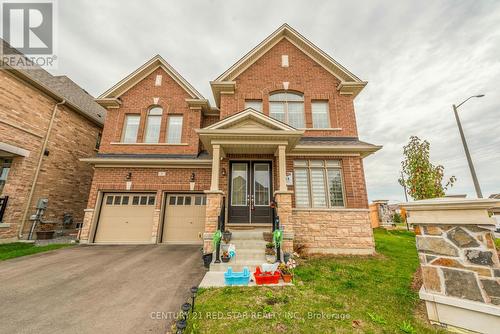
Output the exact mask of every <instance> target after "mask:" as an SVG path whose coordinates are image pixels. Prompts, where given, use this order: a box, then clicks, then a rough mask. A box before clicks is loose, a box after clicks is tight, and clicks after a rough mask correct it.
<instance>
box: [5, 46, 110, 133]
mask: <svg viewBox="0 0 500 334" xmlns="http://www.w3.org/2000/svg"><path fill="white" fill-rule="evenodd" d="M0 41H1V42H2V49H1V50H9V51H8V54H13V53H15V54H17V55H19V56H22V57H24V59H25V61H26V62H27V63H31V62H30V60H29V59H28V58H27V57H26V56H24V55H23V54H22V53H20V52H19V51H17V50H16V49H14V48H12V47H11V46H10V45H9V44H8V43H7V42H5V41H4V40H3V39H2V38H0ZM2 52H3V51H2ZM3 53H5V52H3ZM0 56H1V55H0ZM0 58H1V57H0ZM14 70H15V71H18V72H20V73H21V74H22V75H24V76H26V77H28V78H29V79H30V80H33V81H35V82H36V83H38V84H39V85H41V86H43V87H45V88H46V89H48V90H50V91H51V92H52V93H54V94H55V95H58V96H60V97H62V98H63V99H65V100H66V101H67V102H69V103H71V104H72V105H74V106H75V107H76V108H78V109H79V111H80V112H82V113H84V114H85V115H86V116H88V117H90V118H91V119H93V120H95V121H96V122H98V123H99V124H101V125H102V124H104V119H105V117H106V109H104V108H103V107H101V106H100V105H99V104H98V103H97V102H95V101H94V97H93V96H92V95H90V94H89V93H87V92H86V91H85V90H84V89H83V88H81V87H80V86H78V85H77V84H76V83H75V82H73V81H72V80H71V79H70V78H68V77H67V76H65V75H61V76H53V75H52V74H50V73H49V72H47V71H46V70H44V69H43V68H41V67H40V66H37V65H32V66H30V67H29V68H26V69H25V68H15V69H14Z"/></svg>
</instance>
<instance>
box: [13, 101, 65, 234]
mask: <svg viewBox="0 0 500 334" xmlns="http://www.w3.org/2000/svg"><path fill="white" fill-rule="evenodd" d="M65 103H66V100H65V99H64V100H62V101H61V102H58V103H56V104H55V105H54V109H52V116H51V118H50V122H49V127H48V129H47V134H46V135H45V139H44V141H43V145H42V150H41V151H40V157H39V158H38V164H37V166H36V170H35V176H34V178H33V183H32V185H31V189H30V193H29V195H28V201H27V204H26V208H25V209H24V213H23V218H22V220H21V226H20V227H19V232H18V238H19V239H22V238H23V230H24V225H25V224H26V219H27V218H28V212H29V210H30V206H31V200H32V198H33V194H34V193H35V188H36V183H37V181H38V175H39V174H40V169H41V168H42V163H43V157H44V155H45V150H46V149H47V146H48V144H49V137H50V133H51V132H52V126H53V125H54V120H55V119H56V115H57V108H58V107H59V106H62V105H63V104H65Z"/></svg>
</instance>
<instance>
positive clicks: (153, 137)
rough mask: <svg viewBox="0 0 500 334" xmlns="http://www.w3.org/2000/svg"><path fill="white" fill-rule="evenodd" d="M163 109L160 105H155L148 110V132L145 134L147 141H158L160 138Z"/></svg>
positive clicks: (145, 140)
mask: <svg viewBox="0 0 500 334" xmlns="http://www.w3.org/2000/svg"><path fill="white" fill-rule="evenodd" d="M162 114H163V109H162V108H160V107H153V108H151V109H150V110H149V112H148V118H147V120H146V133H145V135H144V142H145V143H157V142H158V141H159V140H160V125H161V115H162Z"/></svg>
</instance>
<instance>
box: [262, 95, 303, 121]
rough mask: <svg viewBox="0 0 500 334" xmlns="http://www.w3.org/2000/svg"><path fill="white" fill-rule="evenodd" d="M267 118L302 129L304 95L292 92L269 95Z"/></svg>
mask: <svg viewBox="0 0 500 334" xmlns="http://www.w3.org/2000/svg"><path fill="white" fill-rule="evenodd" d="M269 116H271V117H272V118H274V119H277V120H279V121H281V122H284V123H287V124H289V125H291V126H293V127H295V128H304V127H305V120H304V119H305V118H304V95H302V94H299V93H292V92H279V93H274V94H271V95H269Z"/></svg>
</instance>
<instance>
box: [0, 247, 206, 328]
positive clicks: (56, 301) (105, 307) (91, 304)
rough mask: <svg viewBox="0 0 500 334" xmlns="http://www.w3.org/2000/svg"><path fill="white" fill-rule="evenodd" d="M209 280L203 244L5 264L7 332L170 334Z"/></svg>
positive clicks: (73, 252)
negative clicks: (197, 288)
mask: <svg viewBox="0 0 500 334" xmlns="http://www.w3.org/2000/svg"><path fill="white" fill-rule="evenodd" d="M204 274H205V269H204V268H203V266H202V261H201V252H200V247H199V246H173V245H170V246H166V245H140V246H139V245H130V246H128V245H127V246H74V247H71V248H66V249H61V250H57V251H52V252H48V253H40V254H36V255H32V256H27V257H21V258H17V259H12V260H7V261H3V262H0V278H1V282H0V301H1V305H2V307H1V310H0V333H42V334H43V333H165V332H166V330H167V327H168V324H169V323H171V321H172V319H173V318H172V316H171V314H170V313H169V312H177V311H178V310H179V308H180V305H181V304H182V303H183V302H184V301H185V299H186V297H188V296H190V293H189V288H190V287H191V286H193V285H197V284H199V283H200V281H201V279H202V278H203V276H204ZM161 312H163V313H161Z"/></svg>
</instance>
